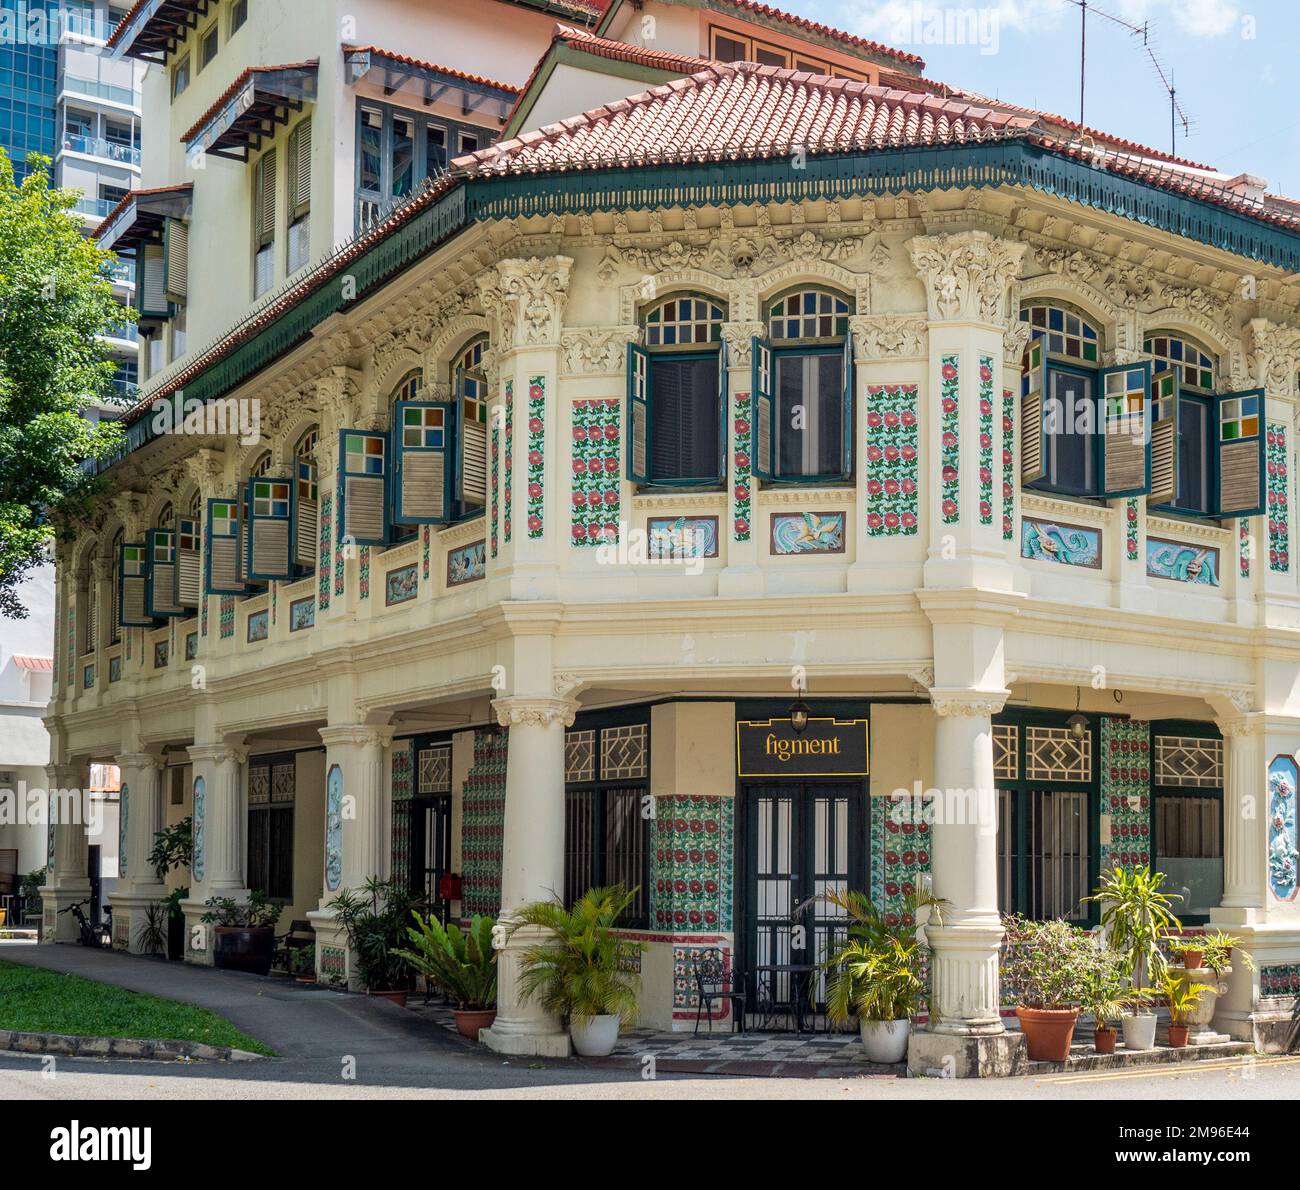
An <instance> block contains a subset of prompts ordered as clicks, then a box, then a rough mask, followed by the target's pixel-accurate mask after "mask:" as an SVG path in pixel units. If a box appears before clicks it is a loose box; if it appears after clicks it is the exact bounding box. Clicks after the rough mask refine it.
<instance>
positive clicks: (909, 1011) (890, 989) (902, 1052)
mask: <svg viewBox="0 0 1300 1190" xmlns="http://www.w3.org/2000/svg"><path fill="white" fill-rule="evenodd" d="M822 899H823V900H824V901H825V902H826V903H827V904H828V905H834V906H835V907H837V908H838V909H840V910H842V911H843V913H844V916H845V917H847V918H848V920H849V928H848V935H847V937H846V938H845V939H844V941H842V942H841V943H839V944H838V945H835V946H832V948H831V949H830V951H829V953H828V954H827V955H826V957H825V958H824V959H823V960H822V961H821V963H820V965H819V970H820V971H821V972H822V973H823V974H824V975H825V978H826V1015H827V1016H828V1017H829V1018H830V1020H831V1022H832V1024H836V1025H847V1024H849V1023H850V1021H851V1020H852V1018H853V1016H854V1015H855V1014H856V1016H857V1019H858V1028H859V1031H860V1032H861V1035H862V1045H863V1048H864V1049H865V1050H866V1053H867V1058H868V1060H870V1061H872V1062H879V1063H882V1064H886V1065H892V1064H894V1063H897V1062H901V1061H903V1059H904V1058H905V1057H907V1041H908V1038H909V1037H910V1036H911V1031H912V1017H913V1016H914V1015H915V1014H916V1012H917V1010H918V1009H919V1008H920V1006H921V1004H922V1002H923V1001H924V1000H925V995H926V978H925V948H924V947H923V946H922V945H921V943H920V942H919V941H918V940H917V936H916V929H915V928H912V929H907V928H904V927H900V926H890V925H889V924H888V923H887V922H886V921H885V919H884V917H883V916H882V915H881V914H880V912H879V911H878V910H877V909H876V907H875V905H874V904H873V903H872V901H871V898H870V897H868V896H867V895H866V894H865V893H860V892H852V891H849V892H843V893H839V892H832V893H826V894H825V895H824V897H823V898H822ZM943 905H944V902H943V901H942V900H940V899H939V898H936V897H932V896H930V895H928V894H914V895H913V896H911V897H910V898H909V899H908V901H907V905H906V912H905V913H904V914H903V919H904V920H906V921H915V920H916V913H917V911H918V910H919V909H921V908H923V907H926V906H929V907H931V908H934V909H936V910H937V909H941V908H942V906H943ZM811 994H812V995H813V996H814V997H815V996H816V988H815V982H814V987H813V989H812V991H811Z"/></svg>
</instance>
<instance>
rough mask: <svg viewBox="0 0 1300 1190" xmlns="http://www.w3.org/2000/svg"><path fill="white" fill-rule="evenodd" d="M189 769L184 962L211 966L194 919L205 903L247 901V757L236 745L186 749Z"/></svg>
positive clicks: (207, 941)
mask: <svg viewBox="0 0 1300 1190" xmlns="http://www.w3.org/2000/svg"><path fill="white" fill-rule="evenodd" d="M189 754H190V760H191V761H192V762H193V765H194V777H193V780H194V787H193V794H194V863H193V865H192V868H191V875H192V876H193V883H192V884H191V886H190V899H189V900H188V901H186V902H185V905H184V909H185V924H186V927H187V934H188V937H187V941H186V947H185V961H186V962H189V963H201V964H204V965H208V966H210V965H211V963H212V946H211V937H210V931H209V929H208V927H207V926H206V925H203V924H202V923H200V921H199V919H200V918H201V917H202V916H203V914H204V913H205V912H206V909H205V906H204V901H206V900H207V899H208V898H209V897H231V898H233V899H235V900H242V899H243V898H245V897H247V895H248V891H249V890H248V889H247V888H246V887H245V885H244V834H245V830H246V827H247V812H246V806H245V804H244V765H245V763H246V762H247V760H248V752H247V751H246V750H245V749H244V748H242V747H240V746H237V745H234V744H229V743H223V744H200V745H195V746H194V747H192V748H190V749H189Z"/></svg>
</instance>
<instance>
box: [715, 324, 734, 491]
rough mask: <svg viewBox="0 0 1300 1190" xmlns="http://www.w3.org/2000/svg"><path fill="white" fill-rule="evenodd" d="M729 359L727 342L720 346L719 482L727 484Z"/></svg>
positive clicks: (729, 422) (729, 423)
mask: <svg viewBox="0 0 1300 1190" xmlns="http://www.w3.org/2000/svg"><path fill="white" fill-rule="evenodd" d="M728 364H729V360H728V358H727V341H726V340H725V339H724V340H723V341H722V342H721V343H719V344H718V480H717V482H718V483H720V484H724V485H725V484H726V482H727V448H728V447H729V446H730V445H731V415H730V413H729V411H728V404H729V401H728V398H729V397H730V395H731V394H730V388H731V386H730V384H729V380H730V370H729V367H728Z"/></svg>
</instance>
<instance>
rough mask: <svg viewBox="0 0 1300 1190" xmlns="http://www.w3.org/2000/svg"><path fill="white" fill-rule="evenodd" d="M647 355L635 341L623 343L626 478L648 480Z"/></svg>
mask: <svg viewBox="0 0 1300 1190" xmlns="http://www.w3.org/2000/svg"><path fill="white" fill-rule="evenodd" d="M650 418H651V411H650V356H649V353H647V352H646V350H645V349H644V348H642V347H638V346H637V345H636V344H635V343H629V344H628V345H627V477H628V479H630V480H631V481H632V482H633V483H640V484H645V483H649V482H650V475H651V471H650V433H651V429H650Z"/></svg>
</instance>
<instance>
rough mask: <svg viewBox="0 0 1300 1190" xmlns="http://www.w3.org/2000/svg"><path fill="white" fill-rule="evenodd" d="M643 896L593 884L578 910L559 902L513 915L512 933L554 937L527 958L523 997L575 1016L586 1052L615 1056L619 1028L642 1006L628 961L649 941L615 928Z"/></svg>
mask: <svg viewBox="0 0 1300 1190" xmlns="http://www.w3.org/2000/svg"><path fill="white" fill-rule="evenodd" d="M636 893H637V890H636V889H632V890H631V891H629V890H628V889H625V888H624V887H623V886H622V885H621V884H615V885H611V886H610V887H608V888H593V889H589V890H588V891H587V892H586V893H584V894H583V896H582V897H580V898H579V900H578V901H577V902H576V903H575V904H574V906H573V908H572V909H566V908H565V907H564V905H563V904H562V903H561V902H560V901H559V900H554V901H535V902H534V903H533V904H531V905H525V906H523V908H521V909H518V910H516V911H514V912H513V913H511V915H510V926H509V930H508V932H507V935H506V936H507V938H509V937H512V936H513V935H514V934H515V933H516V932H517V931H519V930H521V929H523V928H524V927H530V928H532V929H537V930H541V931H544V933H545V934H547V935H549V937H547V938H546V940H545V941H542V942H539V943H538V944H537V945H535V946H530V947H528V948H527V949H526V950H525V951H524V952H523V954H522V955H521V956H520V980H519V990H520V994H521V995H522V996H523V998H524V999H525V1000H533V999H535V1000H537V1002H538V1003H539V1004H541V1006H542V1007H543V1008H544V1009H545V1010H546V1011H547V1012H549V1013H551V1014H552V1015H553V1016H557V1017H560V1018H562V1019H567V1020H568V1022H569V1035H570V1036H571V1037H572V1038H573V1048H574V1049H575V1050H577V1051H578V1053H579V1054H581V1055H582V1056H583V1057H587V1058H603V1057H605V1056H607V1055H608V1054H610V1053H612V1052H613V1050H614V1046H615V1045H617V1044H618V1031H619V1026H620V1025H621V1024H622V1023H623V1022H624V1021H627V1020H629V1019H631V1017H632V1014H633V1013H634V1012H635V1011H636V998H637V997H636V986H635V984H634V983H633V981H632V977H631V976H630V975H629V974H628V972H627V969H626V967H627V958H628V956H629V955H630V954H631V953H635V952H639V951H641V950H643V949H644V945H643V944H642V943H640V942H628V941H625V940H623V939H622V938H620V937H619V936H618V935H617V934H616V933H615V932H614V924H615V922H617V921H618V918H619V916H620V915H621V914H622V913H623V911H624V910H625V909H626V908H627V907H628V906H629V905H630V904H631V903H632V901H633V899H634V898H635V897H636Z"/></svg>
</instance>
